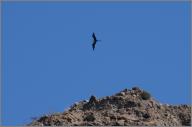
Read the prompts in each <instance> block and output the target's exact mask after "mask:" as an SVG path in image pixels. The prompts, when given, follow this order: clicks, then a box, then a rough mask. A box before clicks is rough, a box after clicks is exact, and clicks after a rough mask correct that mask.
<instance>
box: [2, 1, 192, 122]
mask: <svg viewBox="0 0 192 127" xmlns="http://www.w3.org/2000/svg"><path fill="white" fill-rule="evenodd" d="M189 11H190V4H189V3H186V2H178V3H177V2H175V3H169V2H165V3H163V2H161V3H158V2H154V3H149V2H146V3H138V2H135V3H133V2H130V3H128V2H127V3H125V2H124V3H104V2H103V3H85V2H82V3H65V2H63V3H62V2H58V3H53V2H50V3H49V2H48V3H40V2H37V3H35V2H33V3H30V2H26V3H22V2H17V3H16V2H9V3H7V2H4V3H3V20H2V21H3V85H2V91H3V94H2V95H3V98H2V99H3V100H2V117H3V125H24V124H26V123H28V122H30V121H31V119H30V118H31V117H39V116H41V115H43V114H47V113H53V112H63V111H64V109H66V108H67V107H69V106H70V105H72V104H73V103H74V102H77V101H80V100H84V99H89V97H90V96H91V95H92V94H93V95H95V96H97V97H103V96H107V95H112V94H114V93H116V92H119V91H120V90H122V89H124V88H129V89H130V88H132V87H133V86H139V87H140V88H142V89H145V90H147V91H149V92H150V93H151V94H152V96H153V97H154V98H156V99H157V100H159V101H160V102H162V103H169V104H190V75H189V74H190V71H189V70H190V59H189V58H190V54H189V53H190V17H189V16H190V12H189ZM92 32H95V33H96V36H97V38H98V39H101V40H102V41H101V42H98V44H97V45H96V49H95V51H93V50H92V48H91V43H92V38H91V35H92Z"/></svg>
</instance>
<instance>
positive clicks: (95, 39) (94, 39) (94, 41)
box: [92, 32, 101, 50]
mask: <svg viewBox="0 0 192 127" xmlns="http://www.w3.org/2000/svg"><path fill="white" fill-rule="evenodd" d="M92 37H93V44H92V48H93V50H94V49H95V45H96V43H97V41H101V40H97V38H96V36H95V33H94V32H93V34H92Z"/></svg>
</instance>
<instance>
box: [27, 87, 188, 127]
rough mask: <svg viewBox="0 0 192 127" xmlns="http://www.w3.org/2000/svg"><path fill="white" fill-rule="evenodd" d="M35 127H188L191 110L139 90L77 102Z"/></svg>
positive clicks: (35, 122)
mask: <svg viewBox="0 0 192 127" xmlns="http://www.w3.org/2000/svg"><path fill="white" fill-rule="evenodd" d="M28 125H32V126H35V125H38V126H53V125H54V126H64V125H70V126H71V125H72V126H92V125H94V126H109V125H110V126H140V125H142V126H156V125H158V126H191V106H189V105H177V106H173V105H167V104H165V105H164V104H161V103H159V102H158V101H156V100H155V99H153V98H152V97H151V96H150V94H149V93H148V92H146V91H144V90H142V89H140V88H138V87H133V88H132V89H131V90H129V89H125V90H123V91H121V92H119V93H117V94H115V95H112V96H107V97H104V98H100V99H97V98H96V97H95V96H91V97H90V99H89V101H80V102H79V103H76V104H74V105H73V106H71V108H70V109H69V110H67V111H65V112H63V113H55V114H52V115H45V116H42V117H40V118H39V119H37V120H34V121H33V122H31V123H30V124H28Z"/></svg>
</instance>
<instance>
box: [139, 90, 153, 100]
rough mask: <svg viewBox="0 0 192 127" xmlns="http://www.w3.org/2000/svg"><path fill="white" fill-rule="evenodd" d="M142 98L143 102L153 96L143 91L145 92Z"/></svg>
mask: <svg viewBox="0 0 192 127" xmlns="http://www.w3.org/2000/svg"><path fill="white" fill-rule="evenodd" d="M141 98H142V99H143V100H148V99H150V98H151V95H150V93H148V92H147V91H143V92H142V93H141Z"/></svg>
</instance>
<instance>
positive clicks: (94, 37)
mask: <svg viewBox="0 0 192 127" xmlns="http://www.w3.org/2000/svg"><path fill="white" fill-rule="evenodd" d="M92 37H93V39H94V40H97V39H96V36H95V33H94V32H93V34H92Z"/></svg>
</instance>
